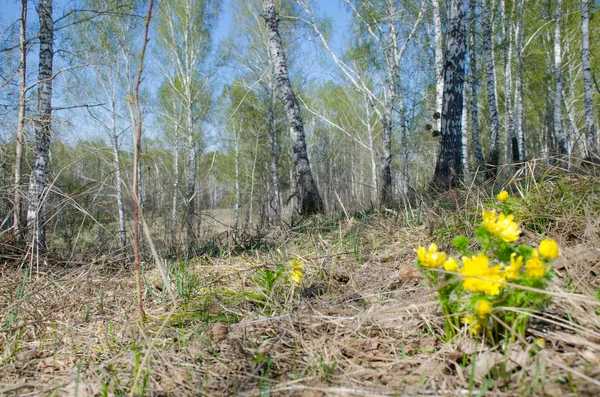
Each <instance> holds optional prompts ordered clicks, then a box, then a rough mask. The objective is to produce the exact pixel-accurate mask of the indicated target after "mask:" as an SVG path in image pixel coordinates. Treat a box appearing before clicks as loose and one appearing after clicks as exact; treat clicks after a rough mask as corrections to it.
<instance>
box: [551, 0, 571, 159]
mask: <svg viewBox="0 0 600 397" xmlns="http://www.w3.org/2000/svg"><path fill="white" fill-rule="evenodd" d="M561 21H562V0H557V2H556V18H555V23H554V135H555V137H556V138H555V139H556V150H557V151H558V154H561V155H565V154H568V153H569V145H568V139H567V134H566V131H565V129H564V127H563V119H562V118H563V117H562V102H563V96H562V91H563V84H562V80H563V72H562V48H561V40H562V33H561Z"/></svg>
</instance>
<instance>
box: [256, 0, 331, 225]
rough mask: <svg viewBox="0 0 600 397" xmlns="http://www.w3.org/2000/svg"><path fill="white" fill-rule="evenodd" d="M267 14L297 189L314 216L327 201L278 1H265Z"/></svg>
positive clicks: (306, 211) (302, 207)
mask: <svg viewBox="0 0 600 397" xmlns="http://www.w3.org/2000/svg"><path fill="white" fill-rule="evenodd" d="M262 5H263V16H264V18H265V23H266V26H267V32H268V36H269V53H270V55H271V59H272V62H273V66H274V68H275V75H276V79H277V85H278V86H279V93H280V96H281V99H282V101H283V105H284V108H285V112H286V116H287V119H288V123H289V126H290V137H291V141H292V148H293V151H294V164H295V166H296V178H297V189H298V196H299V200H300V212H301V214H302V215H311V214H316V213H320V212H323V210H324V208H323V200H322V199H321V196H320V195H319V192H318V190H317V185H316V184H315V181H314V179H313V175H312V172H311V170H310V162H309V160H308V153H307V149H306V139H305V136H304V124H303V122H302V116H301V114H300V106H299V105H298V101H297V99H296V95H295V94H294V90H293V89H292V84H291V82H290V79H289V74H288V68H287V64H286V59H285V53H284V50H283V43H282V40H281V36H280V34H279V20H278V18H277V14H276V12H275V3H274V0H262Z"/></svg>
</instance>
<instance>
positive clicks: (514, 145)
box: [502, 1, 519, 163]
mask: <svg viewBox="0 0 600 397" xmlns="http://www.w3.org/2000/svg"><path fill="white" fill-rule="evenodd" d="M511 17H512V12H509V11H508V10H507V9H506V2H505V1H503V2H502V18H503V19H504V21H503V22H504V23H503V25H502V30H503V35H504V107H505V112H506V113H505V125H506V163H511V162H518V161H519V147H518V146H519V145H518V141H517V132H516V128H515V119H514V114H513V104H512V99H513V86H512V50H513V47H512V29H511Z"/></svg>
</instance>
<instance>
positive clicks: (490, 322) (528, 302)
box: [417, 191, 560, 337]
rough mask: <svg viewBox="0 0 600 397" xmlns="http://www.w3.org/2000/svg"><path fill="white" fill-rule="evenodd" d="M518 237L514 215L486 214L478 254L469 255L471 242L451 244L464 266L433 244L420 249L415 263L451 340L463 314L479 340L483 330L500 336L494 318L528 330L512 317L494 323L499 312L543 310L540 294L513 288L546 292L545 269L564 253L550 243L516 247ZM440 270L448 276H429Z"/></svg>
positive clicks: (500, 315)
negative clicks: (434, 293)
mask: <svg viewBox="0 0 600 397" xmlns="http://www.w3.org/2000/svg"><path fill="white" fill-rule="evenodd" d="M496 198H497V199H498V200H499V201H501V202H504V201H506V200H508V199H509V194H508V192H506V191H502V192H501V193H500V194H498V195H497V196H496ZM520 234H521V230H520V229H519V226H518V224H517V223H516V222H515V220H514V216H513V215H510V214H509V215H506V214H504V213H503V212H500V213H499V214H497V213H496V212H495V211H484V212H483V216H482V224H481V226H480V227H479V228H478V229H477V230H476V232H475V237H476V238H477V240H478V241H479V244H480V245H481V247H482V249H481V251H480V252H479V253H476V254H471V251H469V249H470V247H471V241H470V239H469V238H467V237H464V236H459V237H457V238H456V239H454V240H453V245H454V246H455V247H456V249H457V250H458V251H459V252H461V253H462V254H463V255H465V256H463V257H462V258H461V260H457V259H454V258H453V257H452V256H449V255H448V254H446V253H445V252H443V251H440V250H439V249H438V246H437V245H436V244H435V243H432V244H431V245H430V246H429V248H428V249H425V247H423V246H419V248H418V250H417V258H418V261H417V263H418V264H419V265H420V266H421V267H422V268H425V270H426V272H425V273H426V274H427V275H428V277H429V279H430V280H431V281H432V282H433V284H434V285H436V286H437V287H438V296H439V299H440V302H441V304H442V308H443V310H444V313H446V315H447V317H446V330H447V337H448V335H449V336H450V337H451V336H452V334H453V332H455V331H453V330H457V329H459V324H458V318H457V317H456V316H455V314H456V313H459V312H461V311H462V312H464V311H465V309H466V312H467V314H466V316H465V317H463V318H462V322H463V323H464V324H467V325H468V326H469V331H470V332H471V333H472V334H474V335H478V334H480V333H481V332H482V330H486V332H488V334H487V335H492V333H493V332H498V331H497V329H498V328H497V326H498V324H497V323H496V322H497V321H496V320H497V318H496V316H497V317H498V318H501V319H503V320H504V321H506V323H507V324H509V326H510V327H513V326H517V325H518V326H520V327H521V330H522V329H524V328H523V324H526V321H527V319H525V320H523V318H522V317H514V316H512V317H511V314H506V313H511V312H502V311H498V312H497V313H496V316H491V317H492V318H491V319H490V315H491V314H492V312H493V311H494V308H495V307H499V306H511V307H512V306H514V305H516V306H519V307H533V308H535V307H536V305H539V302H541V300H540V298H539V296H538V295H536V294H538V293H537V292H533V291H531V292H529V291H527V292H525V291H526V290H519V289H518V288H516V287H515V286H514V285H513V284H518V285H523V286H527V287H534V288H537V289H544V288H545V285H546V281H547V280H548V279H549V276H548V275H547V272H548V270H547V265H548V263H549V262H551V261H552V260H554V259H556V258H558V256H559V254H560V253H559V248H558V244H557V243H556V241H554V240H551V239H544V240H542V241H541V243H540V244H539V246H538V247H537V249H535V248H533V247H530V246H527V245H519V246H517V245H516V244H513V243H514V242H515V241H517V240H518V239H519V235H520ZM438 268H443V270H444V271H445V274H442V275H440V272H434V271H431V270H432V269H438ZM442 273H444V272H442ZM457 275H458V276H459V277H457ZM442 281H443V282H444V283H443V284H442V283H441V282H442ZM465 292H469V293H470V294H472V298H471V299H470V300H469V302H470V303H468V304H467V305H465V300H463V299H462V298H463V297H464V296H465V295H464V294H465ZM494 297H497V298H494ZM498 321H500V320H498ZM523 321H524V322H523ZM502 324H504V323H502ZM490 330H496V331H490ZM489 332H492V333H489ZM521 332H524V331H521Z"/></svg>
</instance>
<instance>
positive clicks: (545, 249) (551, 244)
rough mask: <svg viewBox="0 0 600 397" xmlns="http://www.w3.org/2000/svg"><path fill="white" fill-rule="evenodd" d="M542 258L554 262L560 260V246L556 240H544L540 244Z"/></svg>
mask: <svg viewBox="0 0 600 397" xmlns="http://www.w3.org/2000/svg"><path fill="white" fill-rule="evenodd" d="M539 252H540V256H541V257H542V258H544V259H549V260H554V259H556V258H558V255H559V252H558V244H556V241H554V240H548V239H544V240H542V242H541V243H540V251H539Z"/></svg>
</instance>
